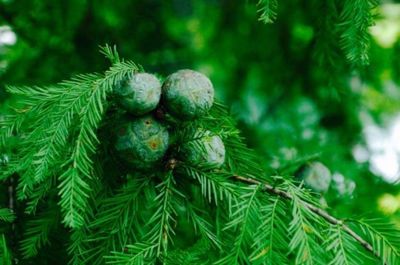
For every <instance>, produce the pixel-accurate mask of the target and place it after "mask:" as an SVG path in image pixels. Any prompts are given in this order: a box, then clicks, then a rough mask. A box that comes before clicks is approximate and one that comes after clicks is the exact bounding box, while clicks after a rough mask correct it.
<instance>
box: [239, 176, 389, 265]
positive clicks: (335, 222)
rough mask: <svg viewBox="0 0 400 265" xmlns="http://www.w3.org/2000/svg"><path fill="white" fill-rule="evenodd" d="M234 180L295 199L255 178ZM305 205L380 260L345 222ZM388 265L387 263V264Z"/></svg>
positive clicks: (308, 204) (240, 177)
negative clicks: (339, 227)
mask: <svg viewBox="0 0 400 265" xmlns="http://www.w3.org/2000/svg"><path fill="white" fill-rule="evenodd" d="M233 178H234V179H236V180H238V181H241V182H244V183H247V184H255V185H262V189H263V191H265V192H268V193H270V194H273V195H277V196H280V197H282V198H285V199H288V200H292V199H293V197H292V196H291V195H290V194H289V193H287V192H286V191H283V190H281V189H277V188H275V187H274V186H272V185H270V184H268V183H265V182H261V181H258V180H256V179H253V178H247V177H242V176H233ZM303 203H304V205H305V206H306V207H307V208H308V209H309V210H310V211H312V212H313V213H315V214H317V215H319V216H321V217H322V218H324V219H325V220H326V221H328V223H331V224H333V225H340V226H341V227H342V229H343V230H344V231H345V232H346V233H347V234H349V235H350V236H351V237H353V238H354V240H356V241H357V242H358V243H360V245H361V246H363V247H364V248H365V249H366V250H367V251H369V252H371V253H373V254H374V255H375V256H376V257H378V258H380V259H381V257H380V255H379V253H377V252H376V251H374V249H373V247H372V245H371V244H370V243H368V242H367V241H366V240H364V239H363V238H362V237H361V236H360V235H358V234H357V233H356V232H354V230H352V229H351V228H350V227H349V226H348V225H346V224H345V223H344V222H343V220H339V219H337V218H335V217H333V216H332V215H330V214H329V213H327V212H326V211H324V210H322V209H320V208H318V207H315V206H314V205H312V204H310V203H308V202H305V201H303ZM385 264H386V263H385Z"/></svg>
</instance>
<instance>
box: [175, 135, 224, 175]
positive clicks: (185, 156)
mask: <svg viewBox="0 0 400 265" xmlns="http://www.w3.org/2000/svg"><path fill="white" fill-rule="evenodd" d="M180 154H181V156H180V157H181V159H182V160H183V161H184V162H186V163H188V164H189V165H191V166H194V167H205V168H209V169H212V168H219V167H221V166H222V165H223V164H224V162H225V145H224V143H223V141H222V139H221V138H220V137H219V136H218V135H212V134H211V132H210V131H203V130H199V131H198V132H196V134H195V136H194V140H192V141H189V142H187V143H185V144H183V146H182V147H181V149H180Z"/></svg>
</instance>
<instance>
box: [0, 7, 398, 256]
mask: <svg viewBox="0 0 400 265" xmlns="http://www.w3.org/2000/svg"><path fill="white" fill-rule="evenodd" d="M253 2H254V3H252V1H250V2H249V1H239V2H238V3H236V2H235V3H233V2H232V1H219V0H206V1H203V0H201V1H200V0H199V1H181V0H178V1H172V2H168V1H165V2H160V1H118V2H116V1H114V2H111V1H68V2H67V3H64V2H63V3H61V2H56V1H26V0H22V1H3V2H0V17H1V18H2V19H3V18H4V20H0V21H1V23H3V21H6V23H7V24H8V25H10V26H11V27H12V30H13V31H14V32H15V33H16V34H17V37H18V40H17V42H16V44H15V45H14V46H10V47H8V46H0V54H1V55H2V56H3V55H4V57H2V58H1V59H0V75H1V80H0V86H1V88H3V87H4V88H5V84H15V86H14V85H13V86H8V87H7V91H8V92H10V93H9V94H7V95H6V94H5V93H4V92H3V93H2V94H0V97H3V98H7V100H6V101H4V104H2V106H1V107H0V130H1V133H0V141H1V144H0V145H1V147H0V152H1V155H2V154H3V153H7V155H8V159H6V160H7V161H8V160H9V162H7V163H8V165H6V164H7V163H5V162H3V160H1V161H0V167H1V169H0V170H1V174H2V175H1V177H0V179H1V181H2V183H4V185H2V187H0V188H1V194H3V195H2V196H1V197H0V202H2V205H6V203H7V202H8V194H9V192H8V188H9V187H12V186H13V184H12V183H15V182H16V181H17V183H18V187H17V190H16V196H17V198H18V202H17V204H16V208H15V209H13V211H15V212H16V216H17V222H14V223H12V224H9V223H6V222H3V219H4V221H7V222H10V221H11V222H12V221H13V217H11V216H12V215H10V214H9V213H10V211H9V210H3V209H1V210H0V220H1V221H0V222H1V223H0V227H1V231H0V232H1V233H2V236H1V237H0V255H1V259H2V260H1V261H2V262H3V263H4V264H11V262H12V258H15V259H17V260H18V261H19V264H32V263H35V264H36V263H37V264H56V263H60V264H64V263H67V262H68V260H69V262H70V264H104V263H108V264H152V263H155V262H159V263H160V262H163V263H165V264H212V263H213V262H219V263H220V264H235V263H236V264H243V263H246V262H247V263H254V264H274V263H279V264H288V263H289V264H291V263H295V264H296V263H297V264H370V263H371V264H372V263H374V262H375V263H376V261H377V260H378V257H374V255H377V256H379V257H380V261H381V262H382V263H383V262H385V261H386V263H387V264H396V263H398V255H399V253H398V248H399V246H398V242H397V241H398V240H397V237H396V235H398V234H399V232H398V224H397V226H396V225H394V226H393V225H391V224H388V223H386V222H381V221H377V220H372V222H371V221H367V220H364V219H360V220H347V219H344V221H341V220H339V221H338V222H334V223H332V222H330V221H329V220H331V219H326V218H324V217H323V216H321V215H320V214H319V213H320V212H315V211H313V210H311V209H314V208H312V207H311V208H310V205H311V206H315V207H319V208H324V205H323V203H321V202H320V200H321V201H322V200H323V199H326V201H327V202H328V205H329V206H330V210H329V211H330V212H332V213H334V214H335V215H337V216H340V217H343V216H352V217H354V216H356V215H358V214H360V213H364V212H370V213H371V214H372V215H373V216H375V217H382V213H381V212H380V210H379V208H378V206H377V203H376V201H377V198H378V197H379V196H381V195H382V194H383V193H393V194H396V193H398V192H399V189H398V186H395V185H389V184H387V183H385V182H384V181H382V180H381V179H379V178H377V176H376V175H375V174H376V172H375V173H372V172H370V171H369V164H368V163H361V164H358V163H356V161H355V160H354V157H353V155H352V150H351V147H352V146H355V145H360V144H361V145H362V144H364V140H363V139H362V132H363V126H365V124H364V123H363V121H364V120H363V119H362V118H360V116H362V117H364V116H363V115H364V114H365V115H367V116H368V117H370V116H371V117H373V119H374V121H376V122H382V120H383V119H382V118H385V115H386V112H387V111H388V110H390V112H391V113H393V112H397V111H398V107H396V106H398V104H397V103H398V101H399V97H398V95H397V94H396V93H395V92H393V90H390V87H389V86H388V85H387V84H388V83H390V82H391V81H392V80H389V79H390V78H393V82H398V80H396V78H395V76H396V69H397V68H398V67H397V66H398V62H396V60H395V59H393V58H395V57H394V56H393V54H396V53H395V51H396V49H398V47H397V46H398V44H396V45H397V46H396V45H395V46H394V47H393V49H391V48H390V49H388V48H385V49H383V48H382V47H379V46H378V45H377V44H376V43H375V41H374V39H371V38H370V35H369V27H370V26H371V25H372V24H373V21H374V19H376V18H375V16H374V14H375V12H376V11H377V5H376V3H375V1H334V0H328V1H316V0H312V1H294V0H289V1H275V0H261V1H259V2H258V4H257V1H253ZM3 7H4V8H3ZM126 10H134V12H126ZM257 18H259V19H260V20H261V21H262V22H265V24H263V23H259V24H256V20H257ZM272 22H273V23H272ZM0 26H1V25H0ZM32 32H35V34H32ZM132 36H134V41H133V39H132ZM339 39H340V42H339V41H338V40H339ZM106 42H110V43H116V44H117V45H118V47H119V49H120V50H121V51H122V52H123V54H124V55H126V57H129V58H134V59H135V61H138V62H141V63H142V64H143V66H144V68H145V69H146V70H147V71H149V72H159V73H162V75H164V76H167V75H168V74H170V73H172V72H174V71H176V70H177V69H180V68H193V69H196V70H199V71H201V72H203V73H206V74H207V75H208V76H210V79H211V80H212V81H213V83H214V86H215V88H216V97H217V98H218V99H219V101H220V102H224V103H226V105H229V106H232V108H231V109H230V110H231V111H228V110H227V109H226V108H225V107H224V106H223V104H220V103H218V104H216V105H215V106H214V107H213V108H212V109H211V111H210V113H209V115H208V116H206V117H204V118H202V119H201V120H199V121H196V122H195V123H192V124H190V123H183V124H175V126H176V129H175V131H176V132H177V135H176V136H174V138H176V139H178V142H179V141H181V142H184V141H190V140H193V139H190V138H191V135H192V134H191V132H192V131H193V130H195V129H197V128H199V127H200V128H204V129H206V130H211V131H212V133H213V134H215V135H218V136H220V137H221V138H222V139H223V141H224V143H225V145H226V149H227V150H226V163H225V166H224V167H223V168H222V169H221V170H210V169H209V168H202V167H193V166H191V165H186V164H184V163H181V162H180V161H177V162H176V165H175V164H174V168H173V169H170V170H163V169H161V168H160V170H159V171H158V170H157V172H150V173H149V174H147V175H143V174H140V173H138V172H131V171H129V169H128V168H127V167H125V165H124V164H122V163H120V161H118V159H116V156H115V154H114V153H112V152H111V151H110V146H111V145H110V143H109V129H110V127H113V125H114V124H113V121H118V118H119V115H120V114H121V113H120V112H119V110H117V109H116V108H115V106H114V104H113V102H114V101H113V100H114V99H113V95H112V89H113V87H114V86H115V84H116V83H118V82H119V81H120V80H121V79H122V77H124V76H125V75H126V74H128V73H131V72H137V71H139V72H142V71H143V69H142V67H141V66H139V65H137V64H135V63H133V62H132V61H124V60H123V59H122V58H121V57H120V56H119V55H118V53H117V51H116V48H115V46H114V47H111V46H106V47H104V48H102V49H101V51H102V53H103V54H104V55H105V56H106V57H107V58H108V59H109V61H111V62H112V66H111V67H110V68H107V69H108V70H106V71H104V69H105V67H106V63H105V61H104V60H103V59H102V58H101V57H100V56H98V55H97V54H96V52H95V51H96V50H97V47H98V45H99V43H106ZM396 47H397V48H396ZM3 62H5V63H3ZM60 62H62V63H60ZM368 62H369V63H370V64H369V65H370V66H366V64H367V63H368ZM80 72H95V73H94V74H84V75H75V77H73V78H72V79H69V80H66V81H62V82H60V83H58V84H56V85H49V84H51V83H54V82H56V81H58V80H61V79H63V78H65V77H66V76H70V75H71V74H76V73H80ZM388 76H389V77H388ZM361 78H362V79H361ZM385 78H386V79H385ZM388 78H389V79H388ZM361 80H362V81H361ZM20 84H26V86H21V85H20ZM388 87H389V88H388ZM394 90H396V89H394ZM388 91H389V92H390V93H392V94H390V93H389V92H388ZM10 94H12V96H10ZM378 96H379V99H380V100H379V102H377V101H376V100H374V99H376V98H377V97H378ZM389 98H390V104H389V103H388V102H389V101H388V100H389ZM396 102H397V103H396ZM10 106H11V108H9V107H10ZM230 113H232V116H233V117H234V118H232V116H231V114H230ZM360 113H361V114H360ZM167 118H170V117H167ZM235 120H238V121H239V123H238V124H237V123H236V121H235ZM171 122H174V121H171ZM109 123H111V124H109ZM237 127H240V129H241V131H242V132H243V133H242V134H240V133H239V131H238V129H237ZM242 135H244V136H245V138H246V140H244V138H243V137H242ZM179 144H180V143H177V145H179ZM247 145H249V146H251V147H253V148H254V149H255V151H251V150H249V149H248V148H247ZM168 155H169V156H171V157H173V156H174V155H175V154H168ZM6 160H5V161H6ZM259 160H261V161H259ZM314 160H318V161H322V162H323V163H324V164H325V165H326V166H327V167H328V168H329V169H330V170H331V171H332V172H334V174H335V176H336V179H338V176H342V177H343V178H344V180H343V182H340V183H339V182H338V183H333V184H332V185H331V187H330V189H329V190H328V192H327V193H326V194H324V195H321V194H311V193H309V192H308V191H305V190H304V189H303V188H302V187H301V184H299V183H293V182H292V180H291V179H292V175H294V174H295V173H296V172H297V170H298V169H299V168H300V167H301V166H302V165H303V164H304V163H307V162H309V161H314ZM165 162H167V163H166V164H167V165H170V164H169V163H168V162H171V161H165ZM235 176H243V177H246V178H247V177H249V178H251V179H255V180H257V181H259V182H260V183H258V184H257V183H250V184H251V185H247V184H246V183H243V182H242V181H240V180H238V179H237V178H235ZM13 181H14V182H13ZM348 183H353V184H354V185H355V186H356V188H355V190H354V191H350V192H349V191H347V189H344V191H342V190H343V189H341V187H342V186H346V185H347V184H348ZM264 184H271V185H272V187H273V188H274V189H275V190H278V191H280V192H277V193H275V192H273V191H271V190H270V189H266V188H265V186H264ZM341 185H342V186H341ZM346 187H347V186H346ZM281 192H282V193H281ZM321 196H323V198H321ZM7 205H8V204H7ZM321 211H322V210H321ZM3 214H4V215H3ZM391 218H392V219H394V220H400V219H399V217H398V212H397V215H396V213H395V214H394V215H393V216H391ZM335 220H337V219H335ZM331 221H332V220H331ZM12 227H14V228H15V230H13V228H12ZM347 227H350V228H351V229H352V231H353V230H354V231H355V232H356V233H357V234H358V235H359V236H360V237H361V238H362V239H364V240H366V242H367V243H369V244H371V246H372V247H373V251H372V252H374V253H375V254H373V253H372V252H371V251H369V250H365V249H364V248H365V246H363V245H362V244H360V242H359V241H357V240H356V239H355V238H354V237H353V236H352V235H351V234H349V233H348V230H347ZM15 234H18V239H16V238H15ZM20 237H22V238H21V240H20ZM66 246H67V250H65V249H66ZM66 252H68V253H66ZM49 253H51V255H50V254H49Z"/></svg>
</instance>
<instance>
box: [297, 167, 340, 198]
mask: <svg viewBox="0 0 400 265" xmlns="http://www.w3.org/2000/svg"><path fill="white" fill-rule="evenodd" d="M299 177H300V178H301V179H303V180H304V184H305V185H306V186H307V187H309V188H311V189H312V190H314V191H316V192H321V193H323V192H326V191H327V190H328V189H329V186H330V184H331V180H332V175H331V172H330V170H329V169H328V168H327V167H326V166H325V165H324V164H322V163H321V162H311V163H309V164H307V165H306V166H305V167H304V168H303V169H302V170H301V173H300V176H299Z"/></svg>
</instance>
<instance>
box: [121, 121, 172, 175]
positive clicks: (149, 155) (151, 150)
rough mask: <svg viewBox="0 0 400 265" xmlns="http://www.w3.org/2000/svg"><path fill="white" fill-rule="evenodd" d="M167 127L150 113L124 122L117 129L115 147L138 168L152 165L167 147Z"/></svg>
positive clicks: (122, 156)
mask: <svg viewBox="0 0 400 265" xmlns="http://www.w3.org/2000/svg"><path fill="white" fill-rule="evenodd" d="M168 141H169V134H168V131H167V129H166V128H165V127H164V126H163V125H162V124H160V123H159V122H158V121H156V120H155V119H154V118H153V117H151V116H150V115H146V116H144V117H140V118H137V119H134V120H131V121H127V122H125V123H124V124H123V125H121V127H120V128H118V129H117V137H116V143H115V148H116V150H117V151H118V152H119V155H120V157H121V158H122V159H124V160H125V161H126V162H128V163H129V164H130V165H132V166H134V167H136V168H138V169H147V168H150V167H152V166H154V165H155V164H156V163H157V162H159V161H160V160H161V159H162V157H163V156H164V155H165V153H166V151H167V149H168Z"/></svg>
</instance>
